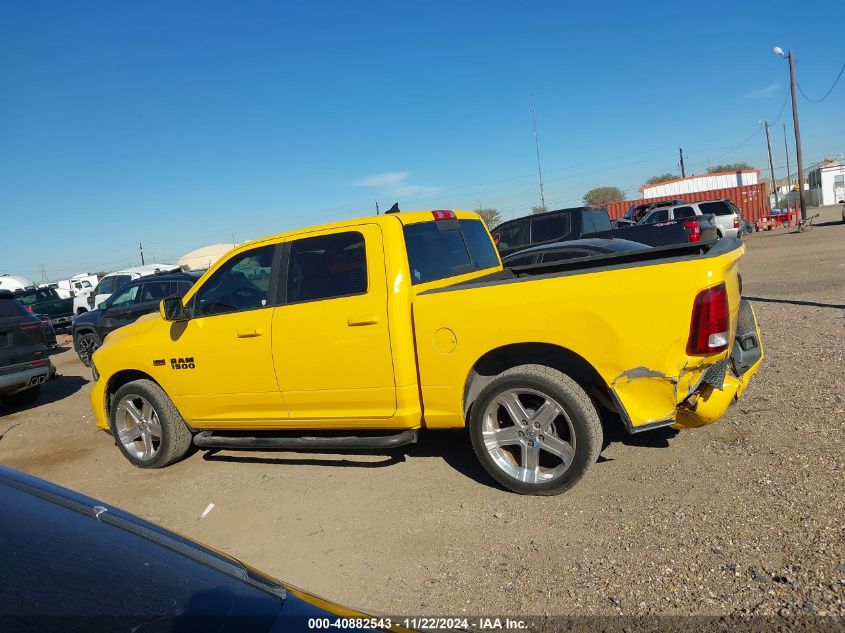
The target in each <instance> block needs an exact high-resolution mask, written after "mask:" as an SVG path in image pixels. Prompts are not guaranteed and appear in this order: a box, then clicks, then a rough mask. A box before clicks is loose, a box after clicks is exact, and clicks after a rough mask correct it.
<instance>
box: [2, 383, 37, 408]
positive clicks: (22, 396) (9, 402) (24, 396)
mask: <svg viewBox="0 0 845 633" xmlns="http://www.w3.org/2000/svg"><path fill="white" fill-rule="evenodd" d="M39 395H41V385H35V386H34V387H30V388H29V389H27V390H26V391H18V392H17V393H10V394H8V395H5V396H0V402H2V403H3V404H5V405H6V406H7V407H26V406H28V405H30V404H35V401H36V400H38V396H39Z"/></svg>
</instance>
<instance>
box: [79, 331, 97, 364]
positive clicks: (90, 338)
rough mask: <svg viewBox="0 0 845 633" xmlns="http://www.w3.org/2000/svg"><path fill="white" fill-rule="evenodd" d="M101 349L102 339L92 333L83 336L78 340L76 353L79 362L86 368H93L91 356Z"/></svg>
mask: <svg viewBox="0 0 845 633" xmlns="http://www.w3.org/2000/svg"><path fill="white" fill-rule="evenodd" d="M99 347H100V339H98V338H97V335H96V334H93V333H92V332H86V333H85V334H81V335H80V336H79V338H77V339H76V353H77V354H78V355H79V360H81V361H82V364H83V365H85V366H86V367H90V366H91V355H92V354H93V353H94V352H96V351H97V350H98V349H99Z"/></svg>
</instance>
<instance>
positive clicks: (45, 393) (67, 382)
mask: <svg viewBox="0 0 845 633" xmlns="http://www.w3.org/2000/svg"><path fill="white" fill-rule="evenodd" d="M88 382H89V381H88V380H87V379H85V378H82V377H81V376H57V377H55V378H53V379H52V380H48V381H47V382H46V383H45V384H44V385H43V386H42V387H41V395H40V396H38V400H36V401H35V402H33V403H32V404H30V405H28V406H23V407H6V406H4V405H2V404H0V417H2V416H4V415H9V414H12V413H20V412H22V411H31V410H33V409H37V408H38V407H41V406H44V405H46V404H50V403H52V402H58V401H59V400H64V399H65V398H67V397H68V396H72V395H73V394H75V393H76V392H77V391H79V390H80V389H82V387H83V386H85V385H86V384H88Z"/></svg>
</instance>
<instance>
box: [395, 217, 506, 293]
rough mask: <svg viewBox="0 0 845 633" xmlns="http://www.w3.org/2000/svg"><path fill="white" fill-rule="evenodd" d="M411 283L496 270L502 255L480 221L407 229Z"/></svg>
mask: <svg viewBox="0 0 845 633" xmlns="http://www.w3.org/2000/svg"><path fill="white" fill-rule="evenodd" d="M404 231H405V246H406V248H407V250H408V265H409V266H410V269H411V283H412V284H421V283H425V282H427V281H434V280H436V279H445V278H446V277H452V276H454V275H461V274H464V273H469V272H473V271H475V270H483V269H485V268H493V267H495V266H498V265H499V256H498V255H497V254H496V249H495V247H494V246H493V242H492V240H491V239H490V236H489V235H488V234H487V231H486V229H485V228H484V224H482V222H481V220H457V221H449V220H438V221H435V222H421V223H419V224H409V225H408V226H406V227H405V229H404Z"/></svg>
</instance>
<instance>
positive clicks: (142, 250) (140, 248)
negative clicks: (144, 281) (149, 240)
mask: <svg viewBox="0 0 845 633" xmlns="http://www.w3.org/2000/svg"><path fill="white" fill-rule="evenodd" d="M138 250H140V251H141V266H143V265H144V245H143V244H141V242H138Z"/></svg>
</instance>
